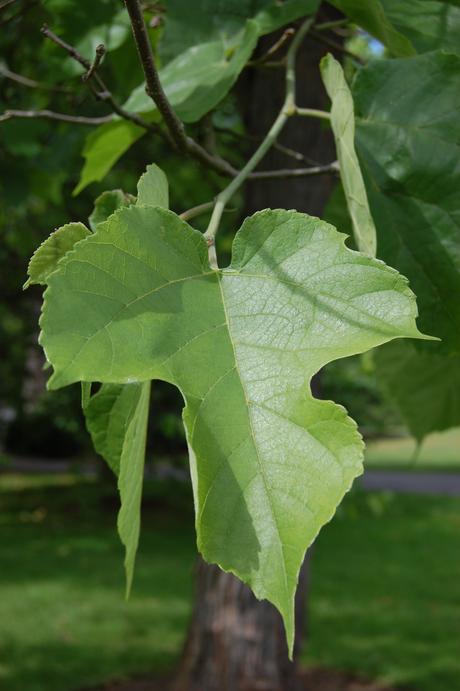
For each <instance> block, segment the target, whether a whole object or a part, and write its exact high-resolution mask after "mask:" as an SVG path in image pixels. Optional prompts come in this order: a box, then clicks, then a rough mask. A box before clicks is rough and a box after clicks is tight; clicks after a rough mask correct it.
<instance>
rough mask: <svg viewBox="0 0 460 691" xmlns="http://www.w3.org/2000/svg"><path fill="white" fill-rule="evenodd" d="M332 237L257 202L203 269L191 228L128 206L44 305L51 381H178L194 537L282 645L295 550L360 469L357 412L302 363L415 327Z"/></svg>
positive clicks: (73, 262)
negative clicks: (227, 255)
mask: <svg viewBox="0 0 460 691" xmlns="http://www.w3.org/2000/svg"><path fill="white" fill-rule="evenodd" d="M343 240H344V236H341V235H339V234H338V233H337V232H336V231H335V229H334V228H332V227H331V226H329V225H327V224H325V223H323V222H321V221H319V220H318V219H314V218H310V217H309V216H306V215H303V214H298V213H296V212H292V211H291V212H288V211H266V212H262V213H259V214H256V215H255V216H253V217H252V218H250V219H247V220H246V221H245V223H244V224H243V227H242V229H241V230H240V231H239V233H238V234H237V236H236V238H235V241H234V248H233V261H232V264H231V266H230V267H229V269H226V270H222V271H213V270H211V269H210V267H209V264H208V256H207V246H206V242H205V240H204V238H203V236H202V235H201V234H200V233H198V232H196V231H194V230H193V229H191V228H190V227H189V226H188V225H187V224H186V223H184V222H183V221H181V220H180V219H179V218H178V217H177V216H176V215H175V214H173V213H171V212H169V211H166V210H163V209H159V208H154V207H142V206H131V207H128V208H125V209H121V210H120V211H118V212H117V213H116V214H115V215H113V216H111V217H110V219H109V220H108V221H107V223H106V224H104V226H103V227H102V230H98V231H97V232H96V233H95V234H94V236H92V237H91V238H89V239H88V240H86V241H85V242H84V243H80V244H79V245H78V248H77V250H76V251H75V252H74V253H73V254H72V255H71V257H70V259H69V260H68V261H67V262H66V264H65V265H64V266H63V267H62V269H60V271H59V272H58V273H57V274H56V273H55V274H53V275H52V276H51V277H50V286H49V288H48V290H47V291H46V294H45V302H44V310H43V316H42V319H41V326H42V329H43V332H42V336H41V342H42V344H43V345H44V347H45V349H46V352H47V353H48V357H49V358H50V360H51V362H52V364H53V367H54V374H53V377H52V378H51V380H50V384H51V387H52V388H56V387H59V386H64V385H66V384H69V383H71V382H73V381H76V380H84V381H85V380H96V381H103V382H112V383H124V382H130V381H131V382H132V381H147V380H149V379H153V378H155V379H162V380H165V381H168V382H171V383H173V384H175V385H176V386H177V387H178V388H179V389H180V390H181V392H182V394H183V396H184V398H185V401H186V408H185V410H184V423H185V428H186V432H187V439H188V444H189V448H190V462H191V474H192V481H193V486H194V495H195V506H196V527H197V536H198V546H199V549H200V550H201V552H202V553H203V555H204V557H205V558H206V559H207V560H209V561H214V562H216V563H218V564H219V565H220V566H221V567H222V568H223V569H225V570H230V571H233V572H234V573H236V574H237V575H238V576H239V577H240V578H242V579H243V580H244V581H245V582H247V583H249V585H250V586H251V587H252V589H253V590H254V592H255V594H256V595H257V597H259V598H267V599H269V600H270V601H271V602H273V603H274V604H275V606H276V607H277V608H278V609H279V610H280V612H281V614H282V616H283V618H284V621H285V625H286V631H287V636H288V642H289V648H290V650H291V651H292V642H293V625H294V622H293V598H294V593H295V589H296V585H297V577H298V571H299V568H300V565H301V563H302V560H303V557H304V554H305V550H306V549H307V547H308V545H309V544H310V543H311V542H312V540H313V539H314V537H315V536H316V534H317V532H318V530H319V529H320V528H321V526H322V525H323V524H324V523H326V522H327V521H328V520H330V518H331V517H332V515H333V513H334V510H335V507H336V506H337V504H338V503H339V502H340V500H341V499H342V497H343V495H344V493H345V492H346V491H347V490H348V489H349V487H350V485H351V483H352V480H353V478H354V477H355V476H356V475H358V474H359V473H360V472H361V470H362V441H361V438H360V436H359V434H358V433H357V431H356V426H355V424H354V423H353V422H352V421H351V420H350V419H349V418H348V417H347V415H346V412H345V410H344V409H343V408H341V407H340V406H337V405H335V404H333V403H332V402H327V401H318V400H315V399H313V397H312V395H311V392H310V388H309V382H310V379H311V377H312V376H313V374H314V373H315V372H316V371H318V370H319V369H320V368H321V367H322V366H323V365H324V364H326V363H327V362H330V361H331V360H334V359H337V358H340V357H344V356H347V355H351V354H354V353H359V352H363V351H364V350H366V349H369V348H372V347H374V346H376V345H378V344H381V343H384V342H386V341H388V340H391V339H393V338H396V337H399V336H408V337H417V336H419V335H420V334H419V332H418V330H417V328H416V325H415V316H416V306H415V301H414V296H413V294H412V293H411V291H410V290H409V288H408V287H407V282H406V280H405V279H404V278H403V277H401V276H400V275H398V273H397V272H395V271H394V270H392V269H389V268H388V267H386V266H385V265H384V264H383V263H382V262H380V261H377V260H373V259H370V258H367V257H364V256H363V255H360V254H358V253H355V252H352V251H350V250H349V249H347V248H346V247H345V246H344V244H343ZM82 286H84V290H82ZM63 304H64V305H65V309H63V307H62V305H63ZM83 313H84V315H85V319H82V317H81V315H82V314H83ZM210 353H212V354H213V356H212V357H211V358H210V357H209V354H210ZM261 354H263V357H261Z"/></svg>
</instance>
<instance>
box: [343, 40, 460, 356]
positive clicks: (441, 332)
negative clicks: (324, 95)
mask: <svg viewBox="0 0 460 691" xmlns="http://www.w3.org/2000/svg"><path fill="white" fill-rule="evenodd" d="M353 96H354V101H355V108H356V115H357V132H356V133H357V138H356V147H357V150H358V154H359V157H360V161H361V166H362V170H363V174H364V178H365V182H366V187H367V194H368V199H369V204H370V207H371V210H372V216H373V218H374V221H375V224H376V227H377V235H378V254H379V257H381V258H382V259H384V260H385V261H386V262H388V264H390V265H391V266H394V267H395V268H397V269H398V270H399V271H401V272H402V273H404V275H406V276H407V277H408V278H409V280H410V282H411V286H412V288H413V289H414V291H415V293H416V295H417V298H418V305H419V309H420V327H421V329H422V330H423V331H426V332H427V333H430V334H434V335H436V336H439V337H440V338H441V339H442V343H441V344H440V345H439V346H438V348H439V349H443V350H444V351H449V352H452V353H455V352H456V353H459V352H460V195H459V189H460V118H459V117H458V113H459V112H460V57H458V56H456V55H448V54H446V53H444V52H441V51H440V52H437V53H428V54H426V55H420V56H417V57H414V58H407V59H404V60H379V61H377V62H375V63H373V64H370V65H369V66H368V67H365V68H364V69H363V70H360V72H359V73H358V76H357V79H356V81H355V84H354V88H353Z"/></svg>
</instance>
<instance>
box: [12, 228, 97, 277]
mask: <svg viewBox="0 0 460 691" xmlns="http://www.w3.org/2000/svg"><path fill="white" fill-rule="evenodd" d="M88 235H90V231H89V230H88V228H86V226H84V225H83V223H67V224H66V225H64V226H61V228H58V229H57V230H55V231H54V232H53V233H51V235H50V236H49V237H47V238H46V240H44V241H43V242H42V244H41V245H40V247H38V249H37V250H35V252H34V254H33V255H32V258H31V260H30V262H29V266H28V269H27V275H28V276H29V278H28V280H27V282H26V283H25V284H24V288H28V287H29V286H30V285H33V284H34V283H39V284H41V285H45V284H46V282H47V280H48V276H49V275H50V274H51V273H52V272H53V271H55V270H56V267H57V264H58V262H59V261H60V259H62V257H63V256H64V255H65V254H66V252H68V251H69V250H70V249H72V247H73V246H74V245H75V243H76V242H78V241H79V240H83V239H84V238H85V237H87V236H88Z"/></svg>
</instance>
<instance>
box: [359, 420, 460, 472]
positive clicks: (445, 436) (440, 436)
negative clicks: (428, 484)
mask: <svg viewBox="0 0 460 691" xmlns="http://www.w3.org/2000/svg"><path fill="white" fill-rule="evenodd" d="M366 446H367V448H366V464H367V467H369V468H385V469H389V468H394V469H395V470H396V469H401V470H402V469H409V468H410V469H411V470H439V471H445V470H450V471H460V428H459V427H457V428H455V429H451V430H448V431H447V432H440V433H435V434H430V436H429V437H427V439H426V440H425V441H424V443H423V444H422V447H421V449H420V450H419V453H418V454H417V456H416V457H415V458H414V453H415V451H416V444H415V441H414V440H413V439H412V438H411V437H400V438H397V439H379V440H377V441H370V442H368V443H367V445H366Z"/></svg>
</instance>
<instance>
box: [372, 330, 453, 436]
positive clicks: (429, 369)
mask: <svg viewBox="0 0 460 691" xmlns="http://www.w3.org/2000/svg"><path fill="white" fill-rule="evenodd" d="M433 346H434V348H433V351H434V352H430V351H429V350H427V352H420V351H419V350H417V349H416V348H414V346H413V345H412V343H407V342H402V341H398V342H394V343H389V344H387V345H385V346H384V347H382V348H379V349H378V350H377V351H376V353H375V355H374V361H375V365H376V374H377V379H378V381H379V384H380V385H381V386H382V388H383V390H384V391H385V393H386V395H387V396H388V398H389V399H390V400H391V401H392V402H393V403H394V404H395V405H396V407H397V408H398V409H399V412H400V413H401V415H402V417H403V419H404V421H405V422H406V423H407V426H408V427H409V430H410V432H411V434H412V435H413V436H414V437H415V438H416V439H417V441H418V442H421V441H422V440H423V438H424V437H426V436H427V435H428V434H430V433H431V432H440V431H442V430H446V429H450V428H451V427H458V426H460V356H458V355H445V354H439V352H437V348H436V345H435V344H433Z"/></svg>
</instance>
